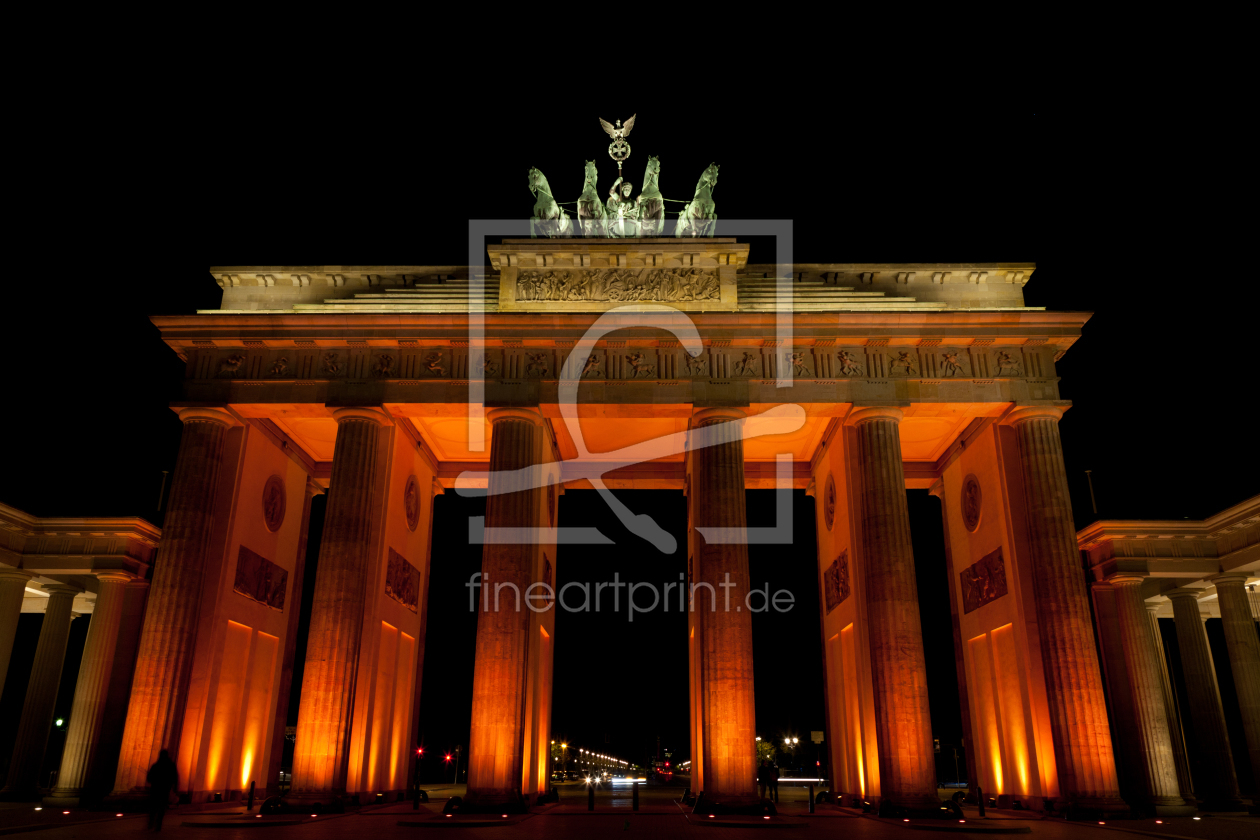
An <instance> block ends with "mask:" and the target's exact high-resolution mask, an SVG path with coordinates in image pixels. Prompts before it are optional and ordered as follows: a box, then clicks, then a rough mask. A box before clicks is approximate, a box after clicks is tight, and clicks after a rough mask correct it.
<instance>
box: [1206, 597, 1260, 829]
mask: <svg viewBox="0 0 1260 840" xmlns="http://www.w3.org/2000/svg"><path fill="white" fill-rule="evenodd" d="M1212 583H1214V584H1216V603H1217V605H1218V606H1219V607H1220V609H1221V624H1222V625H1224V628H1225V645H1226V648H1227V649H1228V650H1229V667H1230V670H1231V671H1232V672H1233V674H1234V688H1235V691H1236V692H1237V694H1238V709H1239V711H1240V712H1241V713H1242V720H1243V731H1244V732H1245V733H1246V735H1247V752H1248V753H1249V754H1250V758H1251V773H1252V778H1253V779H1255V785H1256V787H1257V788H1260V636H1258V635H1257V634H1256V623H1255V622H1254V621H1253V620H1252V618H1251V605H1250V604H1249V603H1248V601H1247V591H1246V589H1245V588H1244V585H1245V584H1246V583H1247V575H1245V574H1232V575H1221V576H1219V577H1215V578H1213V579H1212ZM1255 796H1256V797H1257V800H1258V804H1260V790H1257V791H1256V792H1255Z"/></svg>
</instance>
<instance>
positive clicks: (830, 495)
mask: <svg viewBox="0 0 1260 840" xmlns="http://www.w3.org/2000/svg"><path fill="white" fill-rule="evenodd" d="M823 517H824V518H825V519H826V520H827V530H828V531H830V530H831V526H832V525H833V524H835V521H836V477H835V476H833V475H829V476H827V489H826V490H825V491H823Z"/></svg>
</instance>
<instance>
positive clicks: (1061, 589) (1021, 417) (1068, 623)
mask: <svg viewBox="0 0 1260 840" xmlns="http://www.w3.org/2000/svg"><path fill="white" fill-rule="evenodd" d="M1061 415H1062V410H1061V409H1059V408H1056V407H1052V406H1045V407H1030V408H1017V409H1015V411H1013V412H1012V413H1011V415H1009V420H1008V422H1010V423H1011V424H1012V425H1013V426H1014V428H1015V432H1016V436H1017V438H1018V440H1019V454H1020V462H1021V472H1022V474H1023V483H1024V499H1025V511H1024V516H1025V522H1026V527H1027V535H1028V550H1029V554H1030V557H1029V560H1030V562H1029V564H1028V565H1029V567H1030V568H1031V569H1032V573H1033V593H1034V598H1035V600H1036V603H1037V629H1038V633H1039V635H1040V638H1041V659H1042V665H1043V668H1044V671H1045V679H1046V694H1047V699H1048V700H1049V706H1050V724H1051V732H1052V735H1053V737H1054V752H1055V759H1056V765H1057V768H1058V774H1059V791H1060V795H1061V796H1062V797H1063V798H1065V799H1067V800H1069V801H1071V802H1072V803H1074V804H1076V805H1077V806H1079V807H1083V808H1096V809H1099V810H1103V811H1113V810H1123V809H1125V807H1126V806H1125V804H1124V801H1123V800H1122V799H1121V798H1120V784H1119V780H1118V779H1117V777H1116V760H1115V754H1114V751H1113V749H1112V743H1111V731H1110V729H1109V727H1108V722H1107V703H1106V700H1105V698H1104V695H1103V685H1102V673H1101V671H1100V670H1099V667H1098V652H1097V648H1096V646H1095V642H1094V631H1093V621H1092V619H1091V617H1090V610H1089V602H1088V599H1087V598H1086V595H1085V577H1084V574H1083V573H1082V571H1081V558H1080V553H1079V551H1078V549H1077V544H1076V528H1075V527H1074V525H1073V522H1072V501H1071V497H1070V496H1069V495H1068V486H1067V473H1066V472H1065V471H1064V467H1063V447H1062V444H1061V442H1060V440H1059V418H1060V416H1061Z"/></svg>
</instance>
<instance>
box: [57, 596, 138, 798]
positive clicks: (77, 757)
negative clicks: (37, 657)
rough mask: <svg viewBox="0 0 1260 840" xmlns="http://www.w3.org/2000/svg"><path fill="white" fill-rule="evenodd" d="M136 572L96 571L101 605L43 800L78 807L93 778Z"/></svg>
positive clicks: (90, 628)
mask: <svg viewBox="0 0 1260 840" xmlns="http://www.w3.org/2000/svg"><path fill="white" fill-rule="evenodd" d="M130 580H131V575H129V574H126V573H122V572H120V573H117V574H100V575H97V581H99V589H98V591H97V594H96V606H95V607H94V608H93V610H92V618H91V624H89V625H88V633H87V641H86V642H84V645H83V659H82V661H81V662H80V664H79V678H78V681H77V682H76V683H75V686H74V705H73V706H71V708H70V731H69V732H67V733H66V748H65V751H64V752H63V753H62V755H61V770H60V771H58V773H57V786H56V788H55V789H54V790H53V792H52V795H51V796H48V797H45V799H44V804H46V805H50V806H51V805H60V806H70V807H73V806H75V805H77V804H78V802H79V795H80V793H81V792H82V790H83V783H84V781H85V780H86V779H87V778H88V775H89V771H90V768H91V765H92V760H93V758H95V756H96V749H97V746H98V744H99V739H100V734H101V732H100V728H101V720H102V718H103V717H104V715H105V704H106V702H107V701H108V700H109V688H110V682H109V678H110V676H111V674H112V673H113V669H114V650H115V648H116V646H117V643H118V629H119V627H120V625H121V624H122V615H123V601H124V594H125V592H126V589H127V584H128V582H129V581H130Z"/></svg>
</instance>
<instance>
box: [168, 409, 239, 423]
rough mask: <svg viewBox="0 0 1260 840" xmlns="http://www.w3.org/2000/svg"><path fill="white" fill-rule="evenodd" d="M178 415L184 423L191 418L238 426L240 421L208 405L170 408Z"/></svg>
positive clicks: (190, 420)
mask: <svg viewBox="0 0 1260 840" xmlns="http://www.w3.org/2000/svg"><path fill="white" fill-rule="evenodd" d="M172 410H173V411H174V412H175V413H176V414H178V415H179V419H180V420H181V421H183V422H184V423H189V422H192V421H193V420H208V421H210V422H212V423H219V424H221V425H223V426H229V427H230V426H239V425H240V421H239V420H237V419H236V418H235V417H233V416H232V415H231V414H229V413H228V412H227V410H225V409H222V408H213V407H210V406H183V407H180V408H173V409H172Z"/></svg>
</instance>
